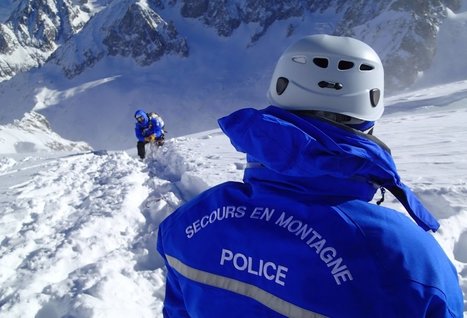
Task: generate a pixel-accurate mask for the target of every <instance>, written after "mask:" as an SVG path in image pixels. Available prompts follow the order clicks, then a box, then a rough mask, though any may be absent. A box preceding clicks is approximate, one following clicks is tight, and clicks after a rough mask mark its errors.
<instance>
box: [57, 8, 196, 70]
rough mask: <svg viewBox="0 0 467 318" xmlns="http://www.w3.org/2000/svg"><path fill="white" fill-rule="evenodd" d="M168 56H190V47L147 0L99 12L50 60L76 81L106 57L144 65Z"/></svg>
mask: <svg viewBox="0 0 467 318" xmlns="http://www.w3.org/2000/svg"><path fill="white" fill-rule="evenodd" d="M165 54H177V55H180V56H187V55H188V45H187V42H186V40H185V39H184V38H182V37H180V36H179V35H178V32H177V30H176V29H175V27H174V25H173V24H171V23H167V22H165V21H164V20H163V19H162V18H161V17H160V16H159V15H158V14H157V13H156V12H155V11H154V9H153V7H152V6H151V3H148V2H146V1H134V0H130V1H114V2H112V3H111V4H110V5H109V7H107V8H106V10H102V11H101V12H99V13H97V14H96V15H95V16H94V17H93V19H92V20H91V21H89V23H88V24H87V25H86V26H85V28H84V29H83V30H82V31H81V32H80V33H79V34H77V35H76V36H75V37H74V38H73V39H72V40H70V41H68V42H67V43H66V44H65V45H63V46H62V47H60V48H59V49H57V50H56V51H55V52H54V53H53V54H52V56H51V57H50V61H51V62H52V63H55V64H57V65H59V66H60V67H62V69H63V71H64V72H65V74H66V76H67V77H68V78H72V77H74V76H76V75H78V74H80V73H81V72H83V71H84V70H85V69H86V68H87V67H92V66H94V65H95V64H96V63H97V62H99V60H101V59H102V58H103V57H105V56H124V57H130V58H132V59H133V60H135V61H136V63H138V64H139V65H141V66H145V65H149V64H152V63H154V62H155V61H157V60H159V59H160V58H161V57H162V56H163V55H165Z"/></svg>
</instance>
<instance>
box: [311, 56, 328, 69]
mask: <svg viewBox="0 0 467 318" xmlns="http://www.w3.org/2000/svg"><path fill="white" fill-rule="evenodd" d="M313 63H315V65H316V66H318V67H321V68H327V67H328V65H329V61H328V59H326V58H324V57H315V58H314V59H313Z"/></svg>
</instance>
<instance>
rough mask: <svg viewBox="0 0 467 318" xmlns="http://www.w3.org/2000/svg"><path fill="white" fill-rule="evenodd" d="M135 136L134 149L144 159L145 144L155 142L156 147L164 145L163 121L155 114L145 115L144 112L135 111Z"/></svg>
mask: <svg viewBox="0 0 467 318" xmlns="http://www.w3.org/2000/svg"><path fill="white" fill-rule="evenodd" d="M135 119H136V124H135V135H136V138H137V139H138V143H137V144H136V147H137V149H138V156H139V157H140V158H141V159H144V157H145V156H146V149H145V147H146V144H147V143H150V142H155V143H156V144H157V145H158V146H162V145H163V144H164V138H165V137H164V135H165V132H164V120H163V119H162V117H161V116H160V115H159V114H157V113H155V112H150V113H146V112H145V111H144V110H141V109H139V110H137V111H136V112H135Z"/></svg>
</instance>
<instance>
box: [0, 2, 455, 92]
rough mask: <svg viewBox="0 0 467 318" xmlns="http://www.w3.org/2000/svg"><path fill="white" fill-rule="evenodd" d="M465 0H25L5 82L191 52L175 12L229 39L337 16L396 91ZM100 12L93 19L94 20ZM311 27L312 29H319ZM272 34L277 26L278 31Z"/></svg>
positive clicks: (7, 32) (341, 31)
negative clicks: (45, 71) (34, 73)
mask: <svg viewBox="0 0 467 318" xmlns="http://www.w3.org/2000/svg"><path fill="white" fill-rule="evenodd" d="M460 2H461V0H426V1H406V0H392V1H386V0H376V1H375V0H362V1H346V0H283V1H269V0H216V1H213V0H211V1H209V0H119V1H116V0H93V1H90V0H81V1H79V3H78V1H76V0H21V1H19V4H18V6H17V8H16V9H15V10H14V11H13V13H12V14H11V16H10V18H9V19H8V20H7V21H6V22H5V23H4V24H0V81H1V80H2V79H8V78H10V77H12V76H13V75H14V74H16V73H18V72H21V71H24V70H27V69H29V68H31V67H34V66H38V65H41V64H42V63H44V61H45V60H46V59H47V58H49V57H50V61H51V62H52V63H55V64H57V65H59V66H60V67H61V68H62V69H63V70H64V72H65V73H66V75H67V77H69V78H71V77H74V76H76V75H78V74H81V73H82V72H83V71H85V70H86V68H88V67H92V66H94V65H95V64H96V63H98V62H99V61H100V60H101V59H102V58H104V57H105V56H124V57H128V58H131V59H133V60H134V61H136V63H138V64H139V65H141V66H145V65H150V64H152V63H154V62H156V61H158V60H159V59H160V58H161V57H162V56H164V55H167V54H174V55H178V56H180V57H187V56H188V55H189V46H190V41H191V39H190V38H187V37H186V35H184V34H179V32H178V31H177V29H178V25H177V23H176V22H173V21H171V20H170V21H169V18H165V17H164V14H165V12H166V11H167V10H169V9H170V10H172V11H174V10H175V11H178V12H177V14H178V15H179V18H174V17H173V16H171V19H174V21H177V22H180V19H185V20H197V21H200V22H201V24H203V25H205V26H206V27H208V28H212V29H214V30H215V31H216V32H217V34H218V35H219V37H221V38H226V39H229V38H230V37H232V36H233V35H234V34H235V32H236V31H237V30H238V29H239V28H240V27H241V26H242V25H244V26H248V27H249V29H250V30H251V31H250V34H249V37H250V41H249V44H248V45H247V47H251V46H254V45H256V44H257V43H258V42H259V41H261V40H262V38H263V37H264V36H265V35H267V34H268V31H270V30H271V28H272V26H274V25H279V24H280V25H284V24H285V25H287V27H286V34H287V36H292V35H293V34H294V33H295V32H296V30H298V29H300V27H301V24H303V23H304V21H305V20H317V21H318V20H323V21H326V18H327V17H330V16H332V17H333V19H335V21H332V22H329V27H328V28H327V29H326V32H328V33H332V34H335V35H348V36H353V37H356V38H358V39H361V40H363V41H365V42H367V43H368V44H370V45H371V46H372V47H374V48H375V50H376V51H377V52H378V53H379V54H380V56H381V58H382V60H383V64H384V65H385V67H386V79H387V89H388V90H398V89H401V88H405V87H408V86H409V85H411V84H412V83H414V82H415V80H416V79H417V76H418V75H419V74H420V72H423V71H424V70H426V69H427V68H429V67H430V65H431V61H432V59H433V56H434V54H435V52H436V43H437V41H436V40H437V32H438V29H439V25H440V24H441V23H442V22H443V20H444V19H445V17H446V15H447V9H448V8H449V9H450V10H452V11H454V12H455V11H456V10H458V9H459V8H460ZM91 17H92V19H91ZM319 31H320V30H319V29H310V30H309V33H314V32H319ZM271 32H272V31H271Z"/></svg>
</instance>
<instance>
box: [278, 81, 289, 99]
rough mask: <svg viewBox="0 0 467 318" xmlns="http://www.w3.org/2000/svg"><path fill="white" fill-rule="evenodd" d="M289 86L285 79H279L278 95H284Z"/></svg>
mask: <svg viewBox="0 0 467 318" xmlns="http://www.w3.org/2000/svg"><path fill="white" fill-rule="evenodd" d="M287 85H289V80H288V79H286V78H285V77H279V78H278V79H277V82H276V93H277V95H282V93H283V92H284V91H285V89H286V88H287Z"/></svg>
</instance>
